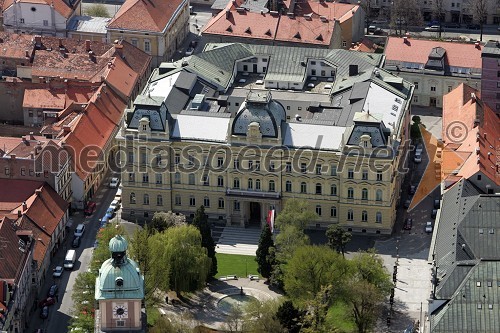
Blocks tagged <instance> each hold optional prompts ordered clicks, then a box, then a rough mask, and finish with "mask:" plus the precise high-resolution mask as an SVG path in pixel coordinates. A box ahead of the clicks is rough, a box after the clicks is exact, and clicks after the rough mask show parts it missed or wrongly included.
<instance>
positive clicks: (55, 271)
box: [52, 266, 64, 278]
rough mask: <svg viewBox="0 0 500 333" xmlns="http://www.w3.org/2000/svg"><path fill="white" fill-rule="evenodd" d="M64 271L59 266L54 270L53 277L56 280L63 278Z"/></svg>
mask: <svg viewBox="0 0 500 333" xmlns="http://www.w3.org/2000/svg"><path fill="white" fill-rule="evenodd" d="M63 271H64V269H63V268H62V267H61V266H57V267H56V268H54V273H52V276H53V277H55V278H58V277H61V275H62V273H63Z"/></svg>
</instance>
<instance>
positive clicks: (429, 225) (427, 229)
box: [425, 221, 434, 234]
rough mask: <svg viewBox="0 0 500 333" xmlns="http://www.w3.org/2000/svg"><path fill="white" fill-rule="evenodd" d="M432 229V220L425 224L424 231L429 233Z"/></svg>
mask: <svg viewBox="0 0 500 333" xmlns="http://www.w3.org/2000/svg"><path fill="white" fill-rule="evenodd" d="M433 229H434V227H433V225H432V222H431V221H429V222H427V223H426V224H425V232H426V233H428V234H430V233H432V230H433Z"/></svg>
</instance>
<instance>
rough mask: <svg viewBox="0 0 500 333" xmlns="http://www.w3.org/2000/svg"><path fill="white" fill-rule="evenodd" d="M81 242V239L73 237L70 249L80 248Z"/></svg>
mask: <svg viewBox="0 0 500 333" xmlns="http://www.w3.org/2000/svg"><path fill="white" fill-rule="evenodd" d="M81 242H82V238H81V237H75V238H73V241H72V242H71V247H74V248H77V247H80V243H81Z"/></svg>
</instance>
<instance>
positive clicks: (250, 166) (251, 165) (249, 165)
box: [248, 161, 253, 171]
mask: <svg viewBox="0 0 500 333" xmlns="http://www.w3.org/2000/svg"><path fill="white" fill-rule="evenodd" d="M248 170H249V171H252V170H253V161H248Z"/></svg>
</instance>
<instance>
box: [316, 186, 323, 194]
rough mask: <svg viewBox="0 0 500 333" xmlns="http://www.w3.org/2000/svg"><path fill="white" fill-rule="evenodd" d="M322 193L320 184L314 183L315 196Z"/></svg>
mask: <svg viewBox="0 0 500 333" xmlns="http://www.w3.org/2000/svg"><path fill="white" fill-rule="evenodd" d="M322 192H323V191H322V190H321V184H320V183H316V194H321V193H322Z"/></svg>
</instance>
